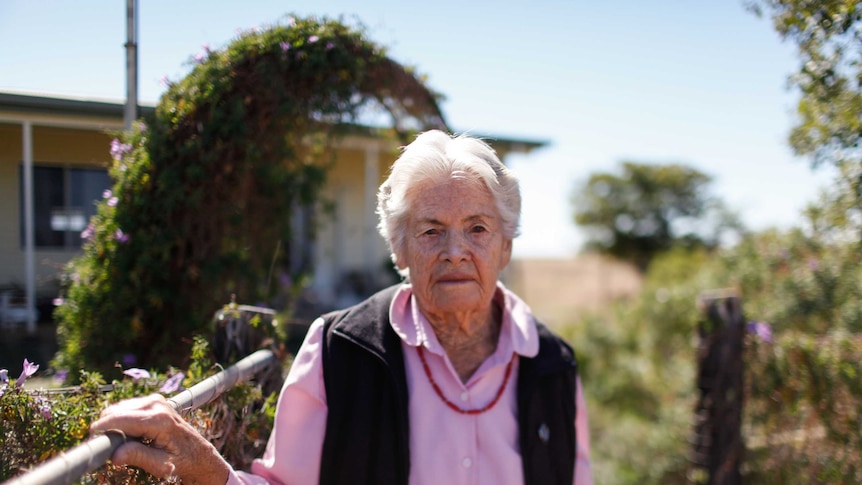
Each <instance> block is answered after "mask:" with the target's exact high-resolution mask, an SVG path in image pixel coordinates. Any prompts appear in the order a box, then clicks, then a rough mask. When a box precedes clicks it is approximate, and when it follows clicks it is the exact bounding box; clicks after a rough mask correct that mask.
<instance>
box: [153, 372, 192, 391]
mask: <svg viewBox="0 0 862 485" xmlns="http://www.w3.org/2000/svg"><path fill="white" fill-rule="evenodd" d="M185 377H186V376H185V374H183V373H182V372H177V373H176V374H174V375H173V376H171V377H170V379H168V380H166V381H165V383H164V384H162V387H160V388H159V392H164V393H165V394H168V393H171V392H175V391H178V390H179V389H180V385H181V384H182V382H183V379H185Z"/></svg>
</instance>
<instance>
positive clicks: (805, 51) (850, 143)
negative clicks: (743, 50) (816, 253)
mask: <svg viewBox="0 0 862 485" xmlns="http://www.w3.org/2000/svg"><path fill="white" fill-rule="evenodd" d="M749 7H750V8H751V9H752V10H753V11H754V12H755V13H757V14H758V15H763V14H764V13H767V14H768V15H769V16H770V17H771V19H772V23H773V25H774V27H775V30H776V31H777V32H778V33H779V34H780V35H781V36H782V38H784V39H789V40H791V41H793V42H794V43H795V44H796V46H797V47H798V49H799V63H800V67H799V71H798V72H797V73H796V74H795V75H794V76H792V77H791V82H792V85H793V86H795V87H796V88H798V89H799V92H800V95H801V96H800V99H799V104H798V107H797V113H798V120H797V124H796V126H795V127H794V128H793V131H792V132H791V134H790V145H791V146H792V147H793V149H794V150H795V152H796V153H797V154H799V155H804V156H808V157H810V159H811V163H812V165H813V166H814V167H817V166H819V165H822V164H829V165H832V166H834V167H836V168H837V169H838V175H837V177H838V179H839V181H838V183H837V186H836V187H835V188H834V190H831V191H830V193H829V194H827V197H826V200H824V201H823V202H822V203H821V204H819V206H817V207H814V208H813V209H812V210H813V212H812V213H811V215H812V216H814V217H816V218H817V219H818V224H820V225H821V227H825V226H829V227H831V229H832V232H833V234H835V235H839V236H841V237H843V238H845V239H846V238H848V237H849V238H850V239H852V240H856V241H859V242H862V151H860V149H859V148H860V141H862V42H860V39H862V22H860V21H862V4H860V3H859V2H858V1H854V0H818V1H811V0H751V1H750V2H749Z"/></svg>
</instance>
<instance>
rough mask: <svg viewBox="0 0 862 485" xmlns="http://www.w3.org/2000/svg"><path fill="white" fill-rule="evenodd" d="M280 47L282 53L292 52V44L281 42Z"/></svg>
mask: <svg viewBox="0 0 862 485" xmlns="http://www.w3.org/2000/svg"><path fill="white" fill-rule="evenodd" d="M278 45H280V46H281V52H287V51H289V50H290V42H283V41H282V42H279V43H278Z"/></svg>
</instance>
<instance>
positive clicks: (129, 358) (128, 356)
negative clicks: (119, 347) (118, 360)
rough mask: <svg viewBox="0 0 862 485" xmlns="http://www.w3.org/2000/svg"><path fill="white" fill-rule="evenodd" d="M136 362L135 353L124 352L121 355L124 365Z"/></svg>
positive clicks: (129, 365)
mask: <svg viewBox="0 0 862 485" xmlns="http://www.w3.org/2000/svg"><path fill="white" fill-rule="evenodd" d="M137 362H138V358H137V357H136V356H135V354H126V355H124V356H123V365H124V366H126V367H131V366H133V365H135V364H136V363H137Z"/></svg>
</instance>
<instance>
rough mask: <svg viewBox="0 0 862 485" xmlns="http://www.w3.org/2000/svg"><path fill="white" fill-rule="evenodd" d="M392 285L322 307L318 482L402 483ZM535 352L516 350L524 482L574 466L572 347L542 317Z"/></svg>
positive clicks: (401, 380)
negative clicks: (355, 300)
mask: <svg viewBox="0 0 862 485" xmlns="http://www.w3.org/2000/svg"><path fill="white" fill-rule="evenodd" d="M396 289H397V286H396V287H391V288H388V289H385V290H383V291H381V292H379V293H377V294H376V295H374V296H372V297H371V298H369V299H368V300H365V301H364V302H362V303H360V304H358V305H356V306H354V307H351V308H348V309H346V310H341V311H338V312H333V313H329V314H327V315H324V316H323V318H324V321H325V324H324V341H323V376H324V385H325V387H326V401H327V404H328V408H329V410H328V414H327V420H326V434H325V437H324V440H323V454H322V459H321V464H320V483H321V484H322V485H341V484H344V485H346V484H351V485H354V484H367V485H383V484H385V485H389V484H392V485H407V481H408V477H409V475H410V450H409V444H410V428H409V425H410V423H409V419H408V416H407V414H408V410H407V378H406V376H405V371H404V357H403V354H402V350H401V340H400V339H399V337H398V335H397V334H396V333H395V331H394V330H392V327H391V325H390V323H389V306H390V304H391V302H392V299H393V297H394V295H395V291H396ZM538 330H539V353H538V355H536V357H534V358H532V359H527V358H523V357H522V358H521V359H520V364H519V371H518V389H517V393H518V423H519V429H520V445H521V459H522V462H523V469H524V482H525V483H526V484H527V485H533V484H542V485H554V484H558V485H570V484H571V483H572V482H573V473H574V467H575V452H576V443H575V439H576V438H575V428H574V425H573V423H574V422H575V376H576V370H577V364H576V362H575V356H574V352H573V351H572V349H571V347H569V346H568V345H567V344H566V343H565V342H563V341H562V340H561V339H559V338H557V337H556V336H554V335H553V334H552V333H551V332H550V331H549V330H548V329H547V328H545V327H544V326H543V325H539V326H538Z"/></svg>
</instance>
